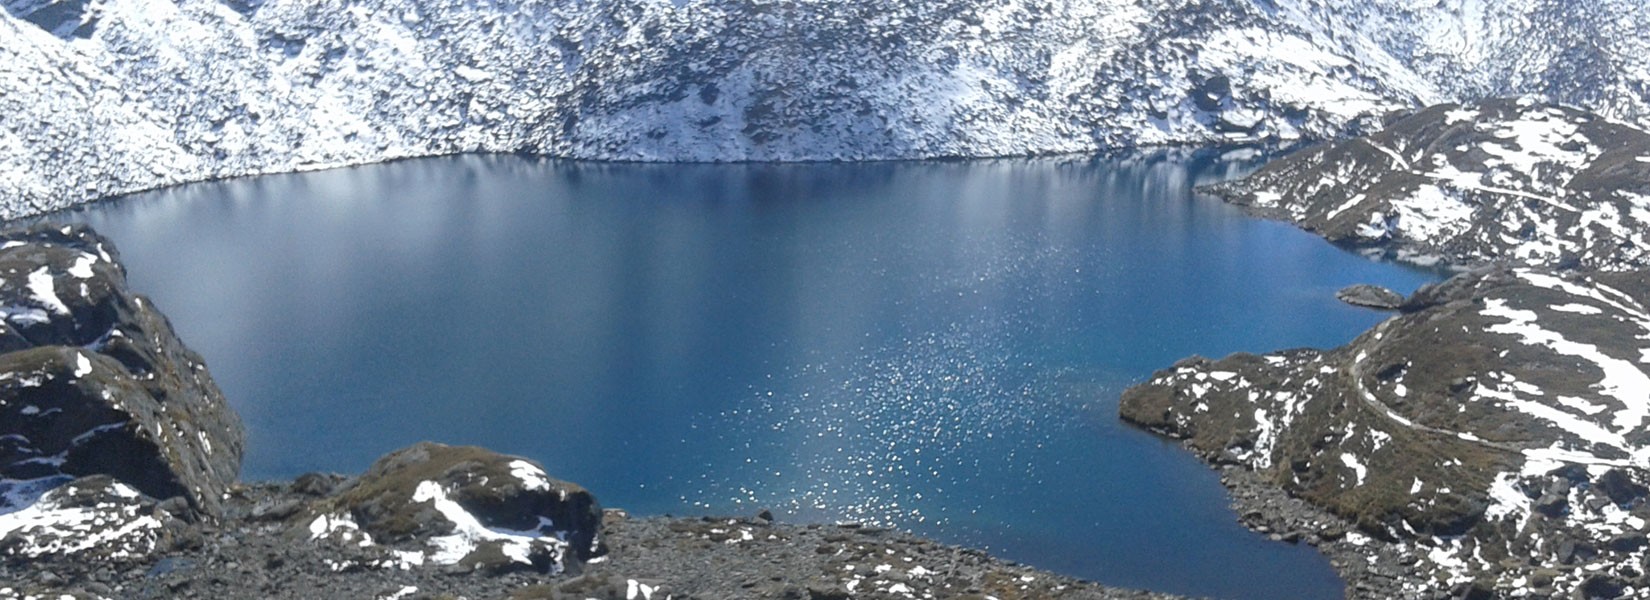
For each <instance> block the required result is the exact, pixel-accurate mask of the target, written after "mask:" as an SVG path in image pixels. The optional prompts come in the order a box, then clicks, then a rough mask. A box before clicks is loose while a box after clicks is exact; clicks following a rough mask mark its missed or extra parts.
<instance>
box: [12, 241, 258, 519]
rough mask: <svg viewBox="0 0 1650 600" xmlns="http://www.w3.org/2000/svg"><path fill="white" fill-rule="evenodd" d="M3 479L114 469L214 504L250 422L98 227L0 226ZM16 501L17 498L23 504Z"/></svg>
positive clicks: (163, 490) (141, 487)
mask: <svg viewBox="0 0 1650 600" xmlns="http://www.w3.org/2000/svg"><path fill="white" fill-rule="evenodd" d="M0 321H3V322H0V349H3V350H4V351H5V353H4V354H0V480H10V481H12V482H13V483H14V484H19V485H20V483H18V482H22V481H41V480H66V479H69V478H73V477H79V476H88V475H109V476H111V477H113V478H114V479H115V480H117V481H119V482H121V483H122V484H125V485H127V486H130V489H135V490H136V491H137V492H141V493H142V494H145V495H147V496H150V497H152V498H159V499H168V498H173V497H180V498H182V499H183V500H185V501H186V502H187V503H188V504H189V505H190V506H192V507H194V508H195V509H197V510H200V511H204V512H206V513H208V514H216V513H217V509H218V505H219V502H220V499H221V497H222V496H223V494H224V492H226V491H228V489H229V486H230V485H231V484H232V483H234V481H235V478H236V476H237V474H238V473H239V471H240V460H241V452H242V448H243V444H244V437H245V434H244V431H243V430H242V428H241V423H240V419H239V417H237V416H236V415H235V413H234V411H233V410H231V409H230V408H229V406H228V404H227V403H226V402H225V401H224V398H223V395H222V393H221V392H219V390H218V388H217V385H216V384H215V383H213V381H212V377H211V375H209V374H208V373H207V372H206V367H205V365H204V364H203V363H202V361H201V358H200V357H199V356H197V355H196V354H195V353H194V352H191V351H190V350H189V349H188V348H186V347H184V345H183V343H182V342H181V341H179V340H178V339H177V336H176V335H175V334H174V333H173V332H172V328H171V326H170V324H168V323H167V321H166V318H165V317H164V316H162V315H161V314H160V313H159V312H157V311H156V310H155V308H154V305H153V304H152V303H151V302H149V301H148V300H146V299H144V298H143V297H141V296H137V295H134V294H132V293H131V292H130V291H128V290H127V289H126V278H125V271H124V270H123V269H122V268H121V266H120V265H119V264H118V263H117V262H116V254H115V251H114V248H113V246H111V245H110V244H109V243H108V242H107V241H106V240H104V239H103V238H101V237H99V236H98V235H97V234H95V233H93V232H92V231H91V230H89V229H85V228H78V227H64V228H60V229H54V228H46V227H36V228H33V229H29V230H24V231H11V232H6V233H0ZM13 508H15V506H14V507H13Z"/></svg>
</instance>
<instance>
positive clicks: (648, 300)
mask: <svg viewBox="0 0 1650 600" xmlns="http://www.w3.org/2000/svg"><path fill="white" fill-rule="evenodd" d="M1252 166H1253V165H1250V164H1243V163H1240V162H1237V161H1229V160H1224V159H1222V158H1220V157H1218V156H1217V155H1214V154H1191V155H1188V154H1184V153H1182V154H1177V155H1173V156H1170V155H1157V156H1140V155H1136V156H1127V157H1121V158H1117V157H1113V158H1059V159H1017V160H992V161H978V162H944V163H880V164H854V165H844V164H817V165H719V166H718V165H699V166H681V165H628V164H583V163H570V162H559V161H550V160H535V159H524V158H517V157H503V156H500V157H478V156H468V157H456V158H441V159H426V160H416V161H406V162H398V163H393V164H387V165H379V166H372V167H363V168H356V169H344V170H335V171H326V172H319V173H309V174H299V175H282V176H271V177H260V178H254V179H244V180H236V181H229V182H221V183H208V184H198V185H190V186H185V187H181V188H176V189H172V190H165V191H160V192H154V193H146V194H140V195H137V196H133V197H130V198H126V199H121V200H117V201H112V202H106V203H101V204H98V205H96V206H94V207H92V208H89V209H85V210H81V211H77V212H72V213H67V214H63V215H59V216H57V217H55V218H56V219H57V220H61V221H76V222H86V223H89V224H91V225H92V226H94V227H96V228H97V229H98V230H99V231H101V232H103V233H105V234H107V235H109V236H110V237H111V238H113V239H114V241H115V242H116V244H117V245H118V246H119V247H120V250H121V252H122V255H123V257H124V259H125V261H126V264H127V266H128V268H129V270H130V274H131V282H132V286H133V287H134V288H135V289H137V290H139V291H142V292H144V293H148V294H150V295H152V296H153V298H154V299H155V301H156V303H157V304H158V306H160V308H161V309H162V310H163V311H165V312H166V313H167V314H168V315H170V317H171V319H172V321H173V323H174V324H175V325H176V327H177V329H178V331H179V333H180V334H181V335H182V336H183V338H184V340H185V341H186V342H187V343H188V344H189V345H191V346H192V347H194V348H195V349H196V350H198V351H200V352H201V354H203V355H204V356H205V357H206V359H207V363H208V365H209V366H210V368H211V370H212V373H213V374H214V375H215V376H216V377H217V380H218V382H219V383H220V384H221V385H222V387H223V389H224V391H225V392H226V393H227V394H228V396H229V398H230V400H231V402H232V403H233V404H234V406H235V408H236V409H237V410H239V411H240V413H241V415H242V417H243V418H244V419H245V421H246V424H247V427H248V429H249V431H250V444H249V451H248V455H247V457H246V469H245V472H246V476H247V478H249V479H260V478H285V477H291V476H294V475H297V474H300V473H303V472H308V471H315V470H329V471H340V472H346V473H349V472H359V471H361V470H363V469H365V468H366V466H367V465H368V464H369V463H370V462H371V461H372V460H373V459H374V458H376V457H378V456H379V455H381V454H383V453H385V452H388V451H391V450H394V449H396V448H399V447H401V446H405V445H407V444H411V443H413V442H416V441H419V440H426V439H428V440H437V441H442V442H447V443H455V444H479V445H484V446H487V447H490V448H493V449H496V450H499V451H503V452H507V453H513V454H520V455H524V456H528V457H531V458H534V459H537V460H539V461H541V462H543V463H544V464H545V465H546V466H547V467H548V468H549V470H550V472H551V473H552V474H554V475H556V476H558V477H561V478H564V479H568V480H571V481H577V482H579V483H582V484H584V485H585V486H587V487H589V488H591V489H592V490H593V491H594V492H595V493H596V494H597V496H598V497H599V498H600V499H601V500H602V502H603V504H604V505H607V506H615V507H624V508H628V509H630V510H631V511H633V512H637V513H644V514H664V513H673V514H678V515H682V514H699V513H708V514H746V515H748V514H754V513H755V512H756V511H757V510H758V509H760V508H772V509H774V510H775V511H776V512H778V513H780V514H781V515H786V514H788V515H789V516H788V517H782V518H790V519H793V520H809V521H831V520H857V521H865V522H876V523H885V524H891V525H895V526H899V527H904V528H908V529H911V530H914V531H916V532H918V533H921V534H925V535H930V536H933V537H936V538H939V539H941V540H944V541H948V542H956V543H963V544H971V545H977V546H985V547H989V548H990V549H992V551H993V552H995V553H997V554H999V555H1001V556H1004V557H1007V558H1011V559H1016V560H1020V561H1023V562H1026V563H1030V564H1033V565H1036V566H1039V567H1044V568H1048V569H1052V570H1055V571H1060V572H1064V573H1069V574H1072V575H1077V576H1081V577H1085V578H1089V579H1094V580H1098V581H1102V582H1105V583H1109V584H1114V585H1121V586H1130V587H1144V588H1151V589H1156V590H1163V591H1171V592H1180V593H1188V594H1208V595H1215V596H1223V597H1232V598H1331V597H1339V596H1340V594H1341V583H1340V582H1339V581H1338V580H1337V579H1336V578H1335V576H1334V574H1333V572H1332V571H1331V569H1330V568H1329V566H1328V564H1327V562H1326V561H1325V560H1324V559H1323V558H1322V557H1320V556H1319V555H1317V554H1316V553H1315V551H1313V550H1312V549H1311V548H1309V547H1305V546H1289V545H1285V544H1281V543H1272V542H1268V541H1266V540H1265V539H1263V538H1262V537H1260V536H1257V535H1255V534H1253V533H1250V532H1248V531H1246V530H1244V529H1243V528H1242V527H1240V526H1239V525H1237V524H1236V523H1235V520H1234V515H1233V514H1232V512H1231V511H1230V510H1229V509H1228V508H1227V506H1226V499H1225V497H1224V494H1223V490H1222V489H1221V487H1220V485H1219V483H1218V481H1217V478H1216V475H1215V474H1214V473H1213V472H1211V471H1209V470H1208V469H1206V468H1205V467H1203V466H1201V465H1200V463H1199V462H1198V461H1197V460H1195V459H1194V458H1193V457H1192V456H1191V455H1190V454H1188V453H1186V452H1183V451H1181V450H1179V449H1177V448H1176V447H1175V446H1173V445H1171V444H1168V443H1164V442H1161V441H1159V440H1157V439H1155V438H1153V437H1152V436H1150V435H1148V434H1145V433H1141V432H1139V431H1135V430H1133V429H1130V428H1129V427H1127V426H1125V425H1123V424H1121V423H1120V422H1119V421H1118V419H1117V416H1116V415H1117V398H1118V395H1119V393H1121V392H1122V391H1123V389H1124V388H1125V387H1127V386H1128V385H1129V384H1130V383H1131V382H1136V381H1140V380H1142V379H1144V378H1146V377H1147V376H1148V375H1149V374H1150V373H1151V372H1152V371H1153V370H1155V369H1159V368H1164V367H1167V366H1168V365H1170V364H1172V363H1173V362H1175V361H1176V360H1178V359H1180V358H1182V357H1185V356H1188V355H1191V354H1202V355H1205V356H1222V355H1225V354H1228V353H1231V352H1236V351H1268V350H1274V349H1280V348H1286V347H1295V346H1319V347H1327V346H1335V345H1339V344H1342V343H1344V342H1346V341H1347V340H1349V339H1351V338H1352V337H1353V336H1354V335H1356V334H1357V333H1359V332H1361V331H1362V330H1364V329H1365V328H1367V327H1369V326H1370V325H1372V324H1374V323H1375V322H1377V321H1378V320H1379V319H1380V318H1381V316H1380V315H1379V314H1377V313H1373V312H1367V311H1361V310H1358V309H1354V308H1351V307H1348V306H1344V305H1342V304H1340V303H1338V302H1337V301H1336V300H1335V299H1334V297H1333V294H1334V291H1335V290H1336V289H1337V288H1339V287H1341V286H1344V285H1347V284H1352V283H1362V282H1368V283H1378V284H1383V285H1387V286H1390V287H1393V288H1396V289H1399V290H1401V291H1409V290H1412V289H1414V288H1415V287H1416V286H1417V285H1419V284H1421V283H1423V282H1424V281H1426V280H1428V279H1429V276H1428V275H1426V274H1422V273H1417V272H1412V271H1406V270H1402V269H1400V268H1397V267H1394V266H1391V265H1383V264H1377V263H1374V262H1370V261H1367V260H1364V259H1362V258H1359V257H1357V256H1353V255H1351V254H1348V253H1345V252H1342V251H1340V250H1337V249H1335V248H1333V247H1331V246H1330V245H1328V244H1326V243H1324V242H1323V241H1321V240H1319V239H1318V238H1316V237H1314V236H1312V235H1310V234H1307V233H1303V232H1301V231H1298V230H1296V229H1294V228H1292V227H1291V226H1289V225H1286V224H1281V223H1273V222H1266V221H1260V220H1256V219H1252V218H1248V217H1245V216H1243V215H1242V214H1240V213H1239V212H1238V211H1236V210H1235V209H1232V208H1230V207H1228V206H1225V205H1223V204H1221V203H1220V202H1219V201H1217V200H1214V199H1211V198H1208V197H1201V196H1195V195H1193V194H1192V193H1191V191H1190V190H1191V186H1192V185H1194V184H1196V183H1201V182H1208V181H1213V180H1218V179H1224V178H1229V177H1232V176H1235V175H1237V174H1241V173H1242V172H1244V171H1245V170H1247V169H1248V168H1251V167H1252Z"/></svg>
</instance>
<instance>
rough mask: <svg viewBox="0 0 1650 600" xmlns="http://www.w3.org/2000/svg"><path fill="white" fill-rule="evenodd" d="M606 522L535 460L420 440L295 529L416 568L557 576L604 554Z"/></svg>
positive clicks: (580, 492) (574, 488) (586, 496)
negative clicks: (383, 552)
mask: <svg viewBox="0 0 1650 600" xmlns="http://www.w3.org/2000/svg"><path fill="white" fill-rule="evenodd" d="M601 520H602V511H601V507H600V506H599V505H598V504H597V503H596V499H595V497H594V496H592V495H591V494H590V492H588V491H586V490H585V489H584V488H582V487H579V486H578V485H576V484H572V483H567V482H564V481H558V480H555V479H552V478H550V477H548V476H547V475H545V472H544V469H543V468H542V467H540V466H539V465H538V464H537V463H534V462H533V461H530V460H527V459H523V458H518V457H514V456H506V455H503V454H498V453H496V452H492V451H489V450H485V449H482V448H476V447H469V446H446V445H442V444H434V443H429V442H424V443H420V444H417V445H414V446H411V447H408V448H405V449H402V450H398V451H396V452H392V453H390V454H388V455H386V456H384V457H383V458H380V459H378V461H377V462H376V463H374V464H373V465H372V467H371V468H370V469H368V470H367V472H366V474H364V475H362V476H361V477H360V478H359V479H357V480H356V481H354V482H353V483H352V484H350V485H348V486H346V487H344V488H343V489H342V490H340V491H339V492H338V493H337V494H336V495H334V496H331V497H329V498H325V499H322V500H320V501H317V502H316V503H315V504H314V505H312V506H311V508H310V509H309V510H308V511H306V512H305V513H303V514H302V515H300V516H299V517H298V519H297V520H296V521H295V522H294V525H295V526H296V528H297V531H298V532H299V533H300V535H308V536H309V537H310V538H311V539H332V540H335V541H338V542H342V543H344V544H346V545H355V546H360V547H368V546H384V547H386V548H395V549H397V550H398V551H397V552H396V553H395V554H394V556H395V557H397V560H400V561H402V562H410V563H413V564H414V565H426V564H434V565H458V566H460V567H466V568H476V569H483V570H486V571H489V572H508V571H516V570H532V571H538V572H552V573H554V572H562V571H565V570H567V569H568V568H570V567H571V568H576V565H578V564H580V563H582V561H584V560H587V559H590V558H594V557H596V556H598V555H600V554H602V553H603V550H602V546H601V543H600V541H599V539H598V536H599V534H600V529H601ZM408 548H411V550H408Z"/></svg>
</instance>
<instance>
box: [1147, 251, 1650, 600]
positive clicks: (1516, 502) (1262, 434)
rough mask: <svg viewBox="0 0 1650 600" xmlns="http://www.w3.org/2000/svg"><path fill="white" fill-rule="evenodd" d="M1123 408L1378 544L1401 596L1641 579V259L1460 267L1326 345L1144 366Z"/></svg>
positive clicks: (1646, 411)
mask: <svg viewBox="0 0 1650 600" xmlns="http://www.w3.org/2000/svg"><path fill="white" fill-rule="evenodd" d="M1123 413H1124V416H1125V418H1128V419H1130V420H1133V421H1135V422H1137V423H1140V424H1142V425H1144V426H1147V427H1150V428H1152V429H1155V430H1158V431H1162V432H1164V433H1167V434H1170V435H1173V436H1176V437H1181V438H1184V439H1186V440H1187V443H1188V444H1189V445H1191V446H1192V447H1193V448H1195V449H1197V450H1199V451H1200V452H1202V453H1204V454H1205V455H1206V456H1208V457H1210V458H1211V460H1215V461H1216V462H1226V463H1231V464H1239V465H1244V466H1247V467H1248V468H1251V469H1254V470H1255V471H1257V472H1260V473H1262V474H1264V475H1265V476H1266V477H1268V478H1269V479H1271V480H1273V481H1275V482H1276V483H1277V484H1278V485H1281V486H1282V487H1284V488H1285V489H1286V490H1289V491H1290V492H1291V493H1293V494H1296V495H1299V496H1300V497H1302V498H1305V499H1307V500H1309V501H1311V502H1313V503H1315V504H1318V505H1320V506H1324V507H1326V508H1328V509H1330V510H1331V511H1333V512H1335V513H1337V514H1339V515H1342V516H1344V517H1346V518H1348V519H1349V520H1352V521H1353V522H1355V523H1357V524H1358V525H1359V527H1360V528H1362V529H1363V530H1364V531H1365V532H1366V533H1368V534H1370V535H1372V536H1375V537H1376V538H1379V539H1384V540H1387V541H1388V542H1390V543H1392V544H1393V545H1394V546H1395V547H1396V548H1397V549H1398V550H1399V551H1401V552H1403V553H1405V554H1408V555H1410V556H1412V557H1413V559H1414V562H1413V564H1411V563H1404V564H1406V565H1409V566H1408V569H1409V572H1408V573H1406V574H1404V575H1405V576H1404V577H1403V578H1402V579H1401V581H1402V582H1403V584H1404V586H1406V587H1407V588H1408V591H1409V592H1413V593H1416V594H1421V593H1423V592H1427V591H1441V590H1448V589H1450V588H1451V587H1452V586H1455V585H1458V584H1472V583H1473V582H1475V581H1477V582H1484V581H1493V582H1494V585H1493V587H1494V588H1496V589H1497V590H1498V591H1500V592H1501V593H1506V594H1511V595H1512V596H1515V597H1516V596H1517V595H1518V594H1517V593H1515V592H1519V591H1520V590H1523V593H1529V592H1530V591H1531V590H1534V591H1542V592H1543V593H1546V592H1553V591H1556V592H1559V593H1564V594H1569V593H1571V591H1572V590H1576V589H1582V588H1584V587H1585V588H1586V589H1588V590H1594V589H1615V590H1616V591H1617V592H1618V593H1619V592H1622V590H1626V591H1625V593H1627V594H1629V595H1631V594H1633V593H1643V592H1647V591H1650V589H1647V588H1645V585H1644V583H1643V581H1642V580H1641V579H1640V577H1641V574H1642V566H1641V565H1642V564H1643V561H1644V559H1645V548H1646V546H1647V542H1646V541H1645V532H1646V531H1647V529H1646V526H1647V523H1650V489H1647V487H1646V486H1647V484H1650V274H1647V273H1646V272H1645V271H1632V272H1624V273H1603V272H1595V273H1591V274H1588V273H1576V272H1570V273H1557V272H1553V271H1548V270H1541V269H1529V268H1509V267H1501V268H1496V269H1489V270H1479V271H1474V272H1470V273H1466V274H1462V275H1460V276H1457V277H1456V278H1454V279H1451V280H1449V281H1448V282H1445V283H1443V284H1439V285H1437V286H1432V287H1430V288H1424V289H1423V290H1421V291H1420V292H1417V294H1416V295H1415V296H1414V297H1412V298H1411V299H1410V300H1409V301H1408V303H1407V304H1406V306H1405V313H1404V314H1403V315H1401V316H1399V317H1395V318H1393V319H1391V320H1388V321H1386V322H1384V323H1382V324H1380V325H1378V326H1376V327H1375V328H1374V329H1372V330H1370V331H1369V332H1367V333H1365V334H1364V335H1363V336H1361V337H1359V338H1358V339H1357V340H1355V341H1353V342H1352V343H1350V344H1348V345H1347V346H1344V347H1342V348H1339V349H1336V350H1332V351H1328V352H1320V351H1316V350H1294V351H1288V352H1282V353H1277V354H1271V355H1266V356H1253V355H1236V356H1233V357H1228V358H1226V359H1223V360H1220V361H1207V360H1201V359H1199V360H1194V361H1189V362H1185V363H1182V364H1181V365H1180V366H1178V367H1177V368H1174V369H1168V370H1165V371H1160V372H1159V373H1157V374H1156V375H1154V377H1153V379H1152V380H1150V381H1149V382H1147V383H1145V384H1143V385H1141V386H1138V387H1136V388H1134V389H1132V390H1130V391H1129V392H1128V393H1126V394H1125V396H1124V400H1123ZM1369 543H1375V541H1374V540H1371V541H1370V542H1369ZM1578 548H1579V550H1578ZM1593 586H1604V588H1595V587H1593ZM1635 589H1636V590H1638V592H1634V591H1633V590H1635ZM1591 593H1592V592H1590V591H1589V592H1588V594H1591ZM1604 597H1616V596H1613V595H1606V596H1604Z"/></svg>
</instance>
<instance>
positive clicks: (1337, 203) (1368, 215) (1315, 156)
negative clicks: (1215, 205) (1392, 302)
mask: <svg viewBox="0 0 1650 600" xmlns="http://www.w3.org/2000/svg"><path fill="white" fill-rule="evenodd" d="M1214 189H1215V190H1216V191H1217V192H1219V193H1221V194H1223V195H1225V196H1226V197H1227V198H1228V199H1230V200H1232V201H1233V202H1235V203H1237V204H1240V205H1244V206H1247V207H1249V208H1251V209H1252V210H1254V211H1256V212H1259V213H1261V214H1263V215H1267V216H1273V217H1278V218H1282V219H1285V220H1289V221H1292V222H1295V223H1298V224H1300V225H1301V226H1303V227H1305V228H1307V229H1309V230H1312V231H1316V232H1318V233H1320V234H1322V235H1324V236H1325V237H1327V238H1329V239H1330V240H1332V241H1335V242H1337V243H1341V244H1346V245H1350V246H1355V247H1361V248H1368V249H1370V251H1372V252H1375V253H1379V254H1386V255H1390V256H1393V257H1395V258H1397V259H1399V260H1404V261H1408V262H1414V263H1420V264H1427V265H1430V264H1435V263H1438V262H1446V263H1450V264H1455V265H1472V264H1477V263H1482V262H1487V261H1497V260H1507V261H1513V262H1518V263H1525V264H1558V263H1575V264H1580V265H1583V266H1587V267H1591V268H1597V269H1608V270H1620V269H1631V268H1642V267H1646V266H1650V239H1647V236H1650V133H1647V132H1646V131H1644V130H1643V129H1640V128H1637V127H1634V126H1632V125H1629V124H1626V123H1622V122H1619V121H1613V120H1610V119H1607V118H1603V117H1600V116H1597V115H1594V114H1590V113H1587V112H1585V111H1580V110H1576V109H1571V108H1565V107H1560V106H1553V105H1546V104H1541V103H1537V102H1533V101H1530V100H1495V101H1486V102H1482V103H1477V104H1469V105H1465V106H1463V105H1455V104H1445V105H1439V106H1433V107H1429V108H1427V109H1425V110H1422V111H1419V112H1417V113H1415V114H1413V115H1410V116H1406V117H1404V118H1402V119H1399V120H1397V121H1396V122H1394V123H1391V124H1390V125H1389V126H1388V127H1386V128H1385V129H1384V130H1382V131H1380V132H1377V133H1373V134H1370V135H1366V136H1363V137H1358V138H1355V139H1350V140H1346V141H1342V142H1336V143H1332V144H1327V145H1324V146H1319V147H1315V148H1311V149H1308V150H1303V151H1301V152H1299V153H1297V154H1295V155H1292V156H1289V157H1287V158H1284V159H1281V160H1278V161H1276V162H1274V163H1272V164H1269V165H1267V166H1266V167H1265V168H1263V169H1261V170H1260V171H1259V172H1257V173H1255V174H1254V175H1252V176H1250V177H1249V178H1247V179H1245V180H1242V181H1238V182H1234V183H1231V184H1227V185H1223V186H1217V187H1215V188H1214Z"/></svg>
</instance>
